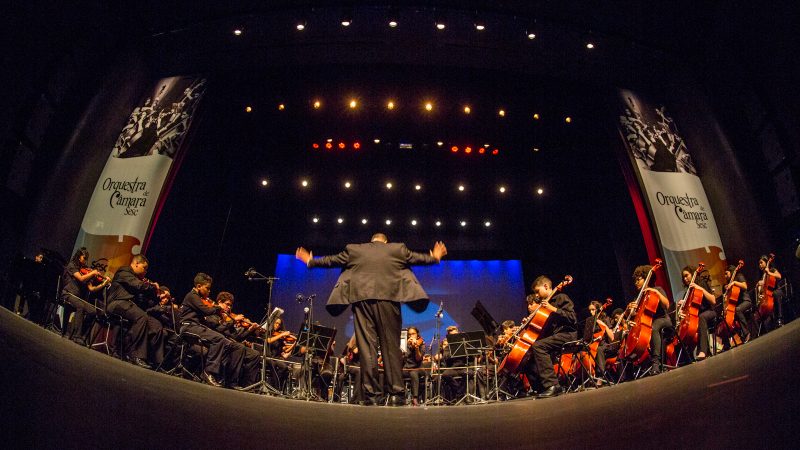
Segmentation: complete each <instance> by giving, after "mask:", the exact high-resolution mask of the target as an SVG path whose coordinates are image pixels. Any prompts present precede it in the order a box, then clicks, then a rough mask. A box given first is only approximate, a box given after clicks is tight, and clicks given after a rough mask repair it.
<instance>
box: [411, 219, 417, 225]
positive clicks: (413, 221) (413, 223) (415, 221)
mask: <svg viewBox="0 0 800 450" xmlns="http://www.w3.org/2000/svg"><path fill="white" fill-rule="evenodd" d="M411 226H412V227H415V226H417V219H411Z"/></svg>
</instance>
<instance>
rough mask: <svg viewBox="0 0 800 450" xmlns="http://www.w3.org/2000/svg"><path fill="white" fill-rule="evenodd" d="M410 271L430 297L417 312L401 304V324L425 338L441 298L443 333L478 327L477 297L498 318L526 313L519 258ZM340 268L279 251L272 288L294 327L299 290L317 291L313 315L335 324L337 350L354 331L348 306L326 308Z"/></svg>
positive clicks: (429, 336) (433, 326)
mask: <svg viewBox="0 0 800 450" xmlns="http://www.w3.org/2000/svg"><path fill="white" fill-rule="evenodd" d="M413 271H414V274H416V276H417V278H418V279H419V281H420V283H422V286H423V287H424V288H425V291H426V292H427V293H428V295H429V296H430V298H431V302H430V304H429V305H428V309H427V310H425V311H423V312H421V313H415V312H414V311H412V310H411V309H410V308H408V307H405V306H404V307H403V327H406V326H410V325H415V326H417V327H418V328H419V329H420V332H421V334H422V337H423V338H424V339H425V342H426V343H430V342H431V339H432V338H433V336H434V333H435V331H436V318H435V314H436V310H437V309H438V308H439V303H440V302H442V303H444V316H443V318H442V328H441V329H442V333H443V334H444V332H445V328H446V327H447V326H449V325H457V326H458V327H459V328H460V329H461V331H478V330H481V326H480V324H479V323H478V321H477V320H475V318H474V317H472V315H471V314H470V312H471V311H472V308H473V307H474V306H475V302H476V301H478V300H480V302H481V303H483V305H484V306H485V307H486V309H487V310H488V311H489V313H490V314H491V315H492V316H493V317H494V319H495V320H496V321H497V322H498V323H500V322H502V321H504V320H507V319H512V320H514V321H515V322H517V323H519V321H520V319H521V318H522V317H523V315H524V314H525V286H524V281H523V278H522V264H521V262H520V261H519V260H510V261H447V260H446V261H442V263H441V264H439V265H435V266H415V267H414V268H413ZM339 273H340V270H338V269H308V268H306V266H305V264H303V263H302V262H300V261H298V260H296V259H295V257H294V255H278V261H277V264H276V269H275V276H276V277H278V278H279V280H278V281H276V282H275V286H274V288H273V291H272V301H273V305H275V306H279V307H281V308H283V309H284V310H285V311H286V312H285V314H284V322H285V324H286V326H287V328H288V329H289V330H290V331H292V332H297V330H299V329H300V326H301V323H302V321H303V307H304V306H306V304H305V303H302V304H300V303H298V302H297V301H296V300H295V297H296V296H297V294H303V295H304V296H305V297H308V296H310V295H311V294H316V298H315V299H314V309H313V313H312V314H313V320H315V321H319V322H320V323H321V324H322V325H325V326H331V327H335V328H336V329H337V330H338V331H337V333H336V342H337V345H336V348H337V351H341V349H342V348H344V343H345V342H346V340H347V339H348V338H349V337H350V336H351V335H352V334H353V315H352V313H351V312H350V310H349V309H348V310H347V311H346V312H344V313H343V314H342V315H340V316H339V317H332V316H331V315H330V314H328V313H327V311H326V310H325V303H326V301H327V300H328V296H329V295H330V293H331V290H332V289H333V285H334V284H336V279H337V278H338V277H339Z"/></svg>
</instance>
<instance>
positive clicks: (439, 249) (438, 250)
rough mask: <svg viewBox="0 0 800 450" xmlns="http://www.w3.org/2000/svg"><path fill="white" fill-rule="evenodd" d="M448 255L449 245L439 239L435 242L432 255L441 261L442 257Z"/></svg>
mask: <svg viewBox="0 0 800 450" xmlns="http://www.w3.org/2000/svg"><path fill="white" fill-rule="evenodd" d="M445 255H447V247H445V245H444V242H442V241H437V242H436V243H435V244H433V250H431V256H433V257H434V258H436V261H441V260H442V258H444V257H445Z"/></svg>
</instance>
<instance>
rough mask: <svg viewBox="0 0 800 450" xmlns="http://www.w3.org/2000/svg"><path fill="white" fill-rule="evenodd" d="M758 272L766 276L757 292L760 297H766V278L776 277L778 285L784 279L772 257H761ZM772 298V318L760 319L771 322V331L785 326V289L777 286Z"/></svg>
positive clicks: (760, 282) (759, 282) (760, 281)
mask: <svg viewBox="0 0 800 450" xmlns="http://www.w3.org/2000/svg"><path fill="white" fill-rule="evenodd" d="M770 256H772V255H770ZM758 270H759V271H760V272H762V273H763V274H764V276H762V278H761V279H760V280H759V281H758V286H757V287H758V289H757V291H758V292H759V295H764V293H763V292H762V290H764V289H765V288H764V287H763V284H764V279H765V278H766V276H771V277H774V278H775V280H776V284H777V282H778V281H780V280H781V278H783V277H782V275H781V273H780V272H779V271H778V269H777V268H776V267H775V263H774V262H771V261H770V257H769V256H767V255H761V257H760V258H758ZM772 297H773V300H774V303H773V310H772V315H771V317H770V316H767V317H760V319H761V320H762V321H764V322H767V321H768V320H769V322H768V323H769V329H772V328H780V327H781V326H783V314H782V310H781V303H783V297H784V292H783V289H782V288H779V287H777V286H776V287H775V290H774V291H772Z"/></svg>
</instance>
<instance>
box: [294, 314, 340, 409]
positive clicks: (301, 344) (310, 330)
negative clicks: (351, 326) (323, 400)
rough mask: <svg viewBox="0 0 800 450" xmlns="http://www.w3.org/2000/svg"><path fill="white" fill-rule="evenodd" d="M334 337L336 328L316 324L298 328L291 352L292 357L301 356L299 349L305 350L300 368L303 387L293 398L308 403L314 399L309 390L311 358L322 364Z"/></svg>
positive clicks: (314, 395)
mask: <svg viewBox="0 0 800 450" xmlns="http://www.w3.org/2000/svg"><path fill="white" fill-rule="evenodd" d="M335 336H336V328H330V327H325V326H322V325H317V324H312V325H311V326H310V327H308V326H307V325H306V324H305V323H303V325H302V326H301V327H300V332H299V333H297V345H295V347H294V349H293V350H292V355H293V356H299V355H301V349H303V348H305V353H302V356H303V364H302V366H301V367H302V369H301V373H302V375H301V376H302V377H303V378H304V385H301V387H300V389H298V390H297V392H296V393H295V394H294V395H293V397H294V398H305V400H306V401H309V400H311V398H312V396H313V397H316V394H314V393H313V391H312V389H311V381H312V379H313V377H312V373H311V363H312V360H313V358H314V357H317V358H319V359H320V360H322V361H323V364H324V362H325V361H326V358H327V357H328V351H329V350H330V347H331V343H332V342H333V338H334V337H335ZM316 399H318V398H316Z"/></svg>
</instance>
